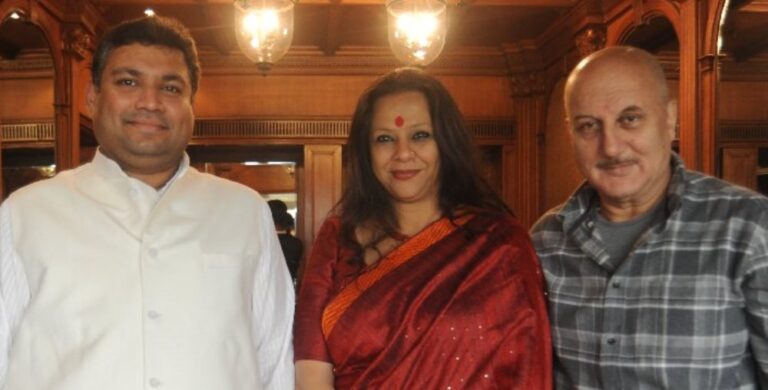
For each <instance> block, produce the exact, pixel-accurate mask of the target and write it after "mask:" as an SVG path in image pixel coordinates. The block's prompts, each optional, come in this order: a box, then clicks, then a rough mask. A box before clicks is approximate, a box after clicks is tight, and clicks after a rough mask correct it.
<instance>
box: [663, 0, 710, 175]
mask: <svg viewBox="0 0 768 390" xmlns="http://www.w3.org/2000/svg"><path fill="white" fill-rule="evenodd" d="M674 1H675V2H677V3H678V6H679V7H680V31H679V40H680V98H679V106H680V119H679V123H680V136H679V138H680V155H681V156H682V157H683V160H684V161H685V163H686V165H687V166H688V167H689V168H691V169H696V170H700V171H703V172H705V173H710V174H714V173H715V123H714V120H713V119H712V118H711V117H710V115H713V114H714V113H711V112H708V110H711V108H708V107H712V99H714V93H715V90H716V85H715V79H716V71H717V70H716V67H715V66H714V65H715V61H713V58H712V57H711V56H712V53H705V52H704V34H705V30H706V21H707V9H708V4H707V2H706V1H697V0H674ZM705 116H706V118H705Z"/></svg>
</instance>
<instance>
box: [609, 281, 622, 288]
mask: <svg viewBox="0 0 768 390" xmlns="http://www.w3.org/2000/svg"><path fill="white" fill-rule="evenodd" d="M611 287H613V288H619V287H621V283H619V282H613V283H611Z"/></svg>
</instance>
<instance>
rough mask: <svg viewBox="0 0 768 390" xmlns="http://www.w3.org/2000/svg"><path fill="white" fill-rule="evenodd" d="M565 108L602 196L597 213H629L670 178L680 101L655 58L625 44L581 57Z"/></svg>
mask: <svg viewBox="0 0 768 390" xmlns="http://www.w3.org/2000/svg"><path fill="white" fill-rule="evenodd" d="M565 109H566V112H567V115H568V122H569V124H570V134H571V143H572V145H573V148H574V153H575V157H576V162H577V164H578V165H579V169H580V170H581V172H582V173H583V174H584V176H585V177H586V179H587V181H588V182H589V184H590V185H591V186H592V187H593V188H594V189H595V190H596V191H597V192H598V195H599V196H600V204H601V214H602V215H603V216H604V217H606V218H608V219H609V220H612V221H622V220H627V219H629V218H634V217H636V216H638V215H640V214H642V213H644V212H646V211H648V210H650V209H651V207H652V206H653V205H654V204H656V202H658V201H659V200H660V199H661V198H662V197H663V196H664V193H665V189H666V186H667V183H668V182H669V178H670V165H669V162H670V154H671V148H670V146H671V144H672V139H673V138H674V136H675V125H676V123H677V104H676V102H674V101H672V100H670V98H669V89H668V87H667V80H666V78H665V77H664V72H663V70H662V69H661V66H660V65H659V63H658V62H657V61H656V59H655V58H654V57H653V56H652V55H651V54H649V53H647V52H645V51H643V50H640V49H635V48H630V47H611V48H608V49H604V50H601V51H598V52H596V53H594V54H592V55H590V56H589V57H587V58H585V59H584V60H583V61H581V63H579V65H578V66H576V68H575V69H574V70H573V72H572V73H571V75H570V76H569V77H568V82H567V84H566V87H565Z"/></svg>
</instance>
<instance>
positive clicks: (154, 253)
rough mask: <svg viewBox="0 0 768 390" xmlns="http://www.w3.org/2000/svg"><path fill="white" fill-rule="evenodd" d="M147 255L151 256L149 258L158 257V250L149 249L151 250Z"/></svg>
mask: <svg viewBox="0 0 768 390" xmlns="http://www.w3.org/2000/svg"><path fill="white" fill-rule="evenodd" d="M147 254H148V255H149V257H157V249H155V248H149V250H148V251H147Z"/></svg>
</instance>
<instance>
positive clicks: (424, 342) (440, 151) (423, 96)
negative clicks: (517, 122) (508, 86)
mask: <svg viewBox="0 0 768 390" xmlns="http://www.w3.org/2000/svg"><path fill="white" fill-rule="evenodd" d="M348 147H349V150H348V154H347V166H346V167H347V182H346V187H345V192H344V195H343V197H342V200H341V201H340V202H339V204H338V205H337V207H336V209H335V213H334V215H333V216H331V217H329V219H328V220H326V222H325V223H324V225H323V227H322V228H321V230H320V232H319V234H318V236H317V237H316V239H315V244H314V246H313V248H312V251H311V254H310V257H309V260H308V264H307V269H306V271H305V274H304V278H303V281H302V286H301V291H300V293H299V302H298V308H297V312H296V320H295V332H294V351H295V359H296V377H297V387H298V388H299V389H313V390H315V389H338V390H342V389H550V388H551V343H550V336H549V325H548V323H547V315H546V307H545V301H544V296H543V284H542V277H541V272H540V269H539V265H538V261H537V260H536V257H535V254H534V251H533V248H532V246H531V243H530V239H529V237H528V234H527V232H526V230H525V229H524V228H523V227H521V226H520V225H519V224H518V223H517V222H516V221H515V219H514V218H513V217H512V216H511V215H510V213H509V211H508V209H507V208H506V207H505V206H504V204H503V202H502V201H501V200H500V199H499V198H498V196H497V195H496V194H495V193H494V192H493V191H492V190H491V189H490V187H489V186H488V185H487V184H486V182H485V181H484V180H483V179H482V178H481V175H480V172H479V169H478V164H477V163H476V162H475V160H474V149H473V146H472V141H471V137H470V135H469V133H468V131H467V130H466V128H465V126H464V122H463V118H462V117H461V114H460V113H459V110H458V108H457V107H456V104H455V103H454V101H453V99H452V98H451V96H450V94H449V93H448V92H447V90H446V89H445V88H444V87H443V86H442V84H440V82H438V81H437V80H436V79H434V78H432V77H430V76H427V75H425V74H424V73H422V72H421V71H418V70H413V69H404V70H398V71H395V72H392V73H390V74H388V75H386V76H384V77H383V78H381V79H379V80H378V81H377V82H376V83H374V85H373V86H371V87H370V88H369V89H368V90H367V91H366V92H365V93H364V94H363V96H362V97H361V98H360V101H359V102H358V106H357V109H356V111H355V114H354V116H353V119H352V127H351V130H350V137H349V142H348Z"/></svg>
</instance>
